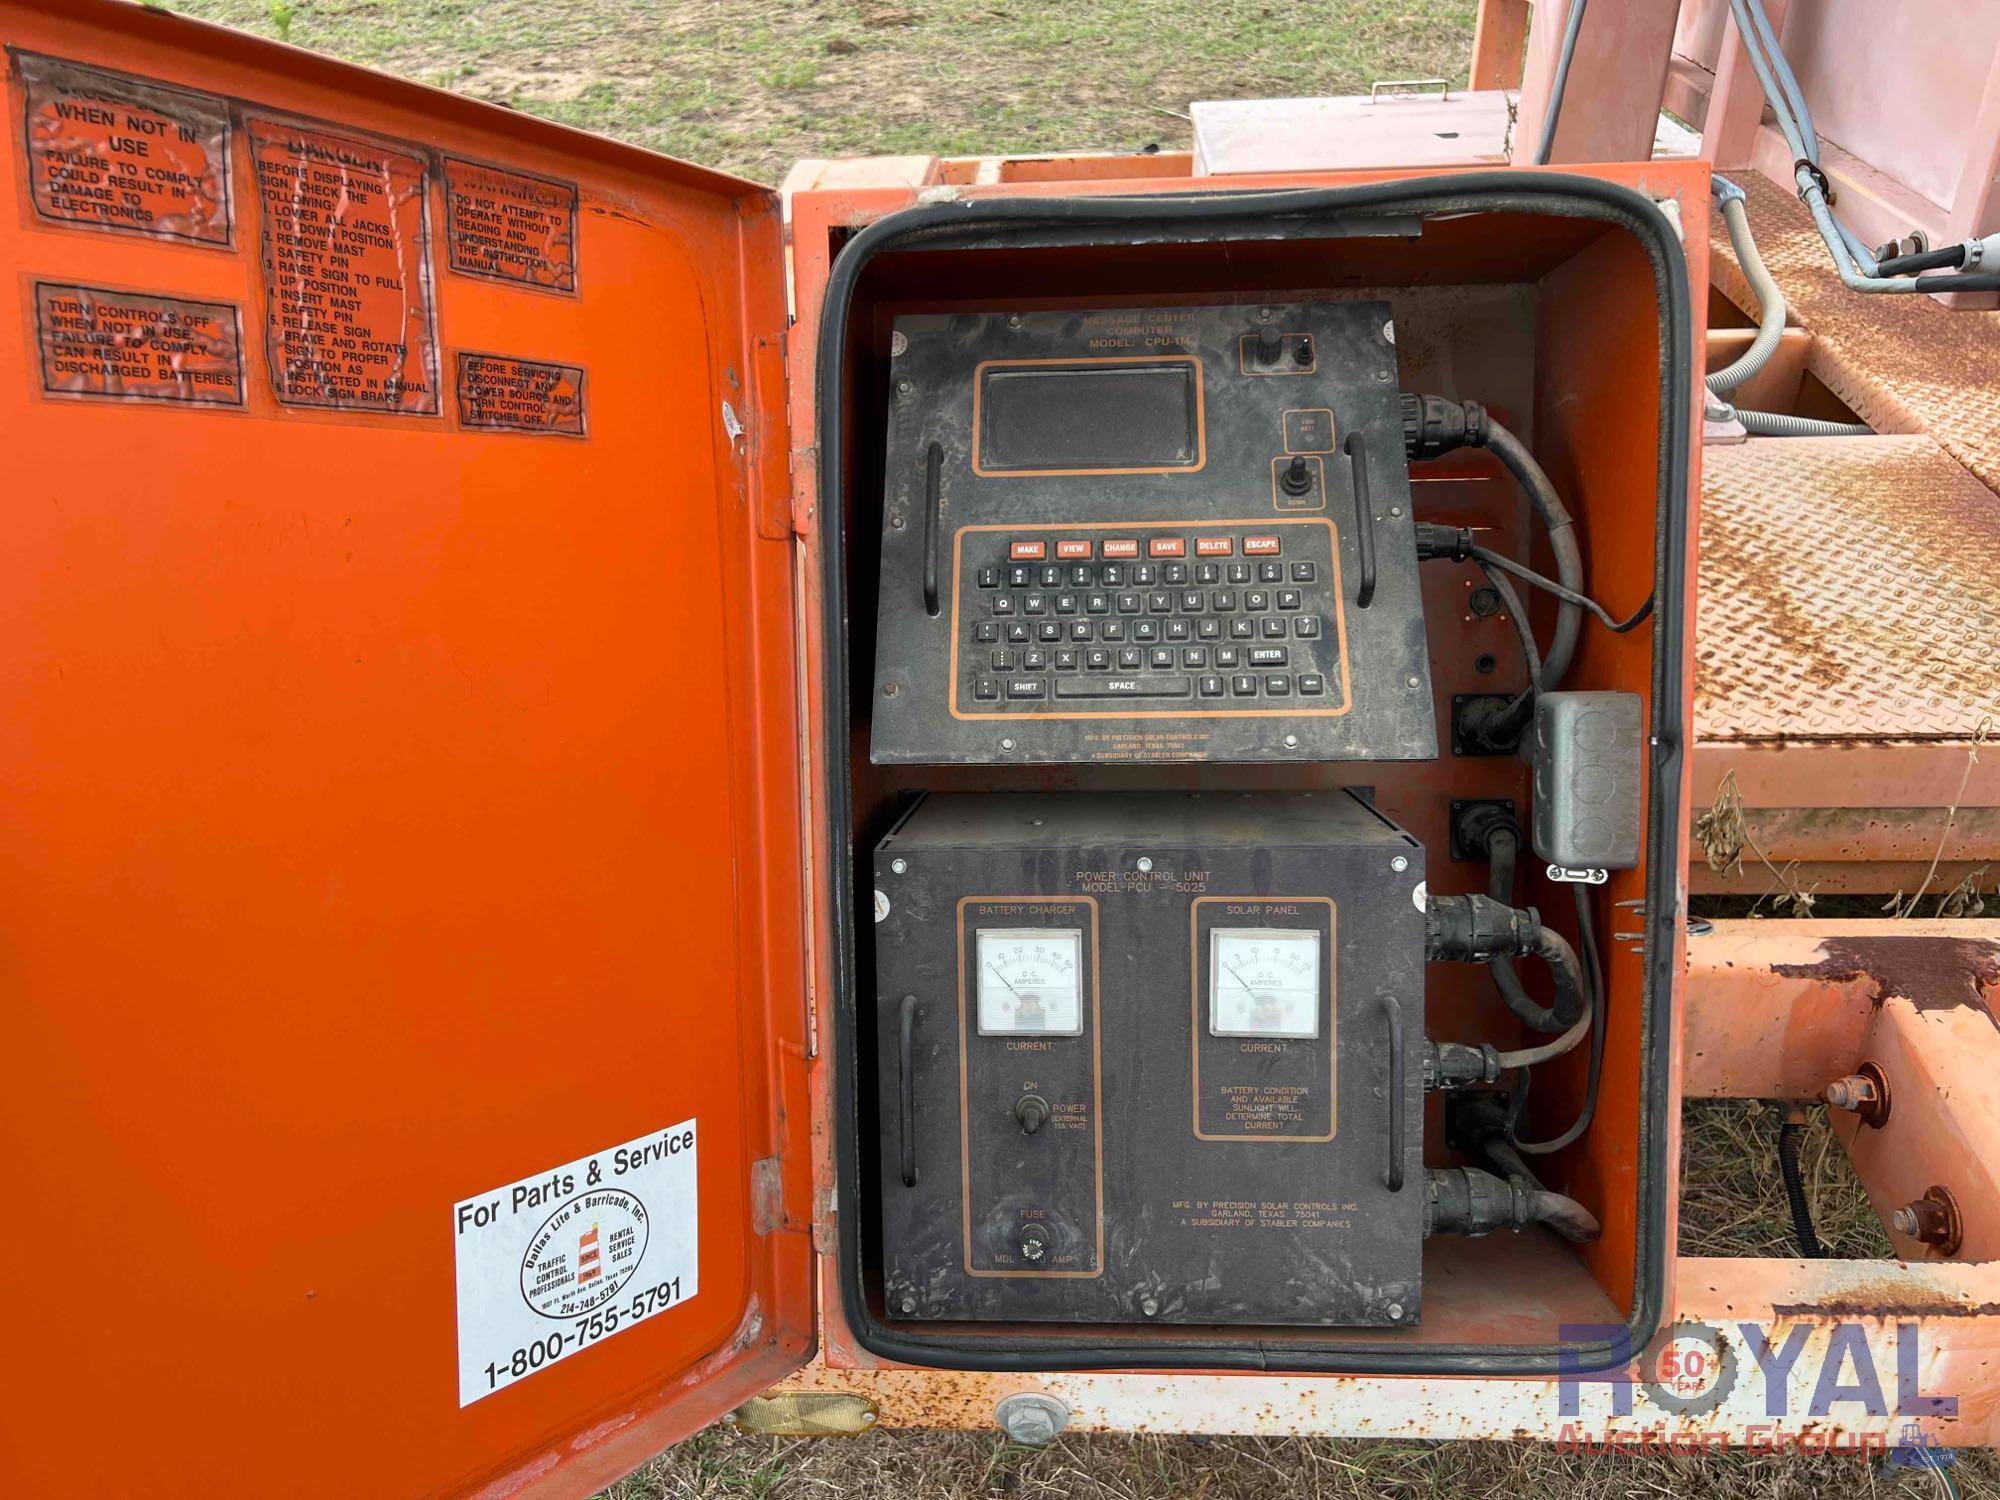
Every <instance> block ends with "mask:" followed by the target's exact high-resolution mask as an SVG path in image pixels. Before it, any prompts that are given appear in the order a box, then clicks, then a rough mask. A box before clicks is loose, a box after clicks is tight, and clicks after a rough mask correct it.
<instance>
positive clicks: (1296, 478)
mask: <svg viewBox="0 0 2000 1500" xmlns="http://www.w3.org/2000/svg"><path fill="white" fill-rule="evenodd" d="M1278 487H1279V488H1280V489H1282V490H1283V491H1284V492H1285V493H1286V494H1287V495H1305V494H1310V493H1311V492H1312V487H1313V476H1312V469H1311V468H1310V467H1309V466H1308V465H1307V463H1306V461H1305V459H1304V458H1302V457H1298V456H1294V457H1293V459H1292V461H1291V462H1290V463H1289V464H1286V465H1285V472H1284V473H1282V474H1280V475H1279V476H1278Z"/></svg>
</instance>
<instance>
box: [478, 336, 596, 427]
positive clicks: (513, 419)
mask: <svg viewBox="0 0 2000 1500" xmlns="http://www.w3.org/2000/svg"><path fill="white" fill-rule="evenodd" d="M457 393H458V421H459V425H460V426H462V427H483V428H487V429H489V430H491V431H494V432H550V433H559V434H562V435H564V436H567V437H582V436H583V435H584V431H583V366H581V365H553V364H545V363H543V362H541V361H539V360H533V359H514V358H512V357H511V356H509V355H505V354H469V353H467V352H466V351H465V350H463V349H461V350H459V351H458V380H457Z"/></svg>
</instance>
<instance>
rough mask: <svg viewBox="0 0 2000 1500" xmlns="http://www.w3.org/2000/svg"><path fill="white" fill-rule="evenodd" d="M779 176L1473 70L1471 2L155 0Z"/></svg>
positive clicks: (1090, 140)
mask: <svg viewBox="0 0 2000 1500" xmlns="http://www.w3.org/2000/svg"><path fill="white" fill-rule="evenodd" d="M158 3H161V4H162V5H163V6H164V8H167V9H171V10H175V11H179V12H181V13H182V14H184V15H190V16H199V17H202V18H204V19H207V20H213V21H222V22H225V23H227V24H228V25H231V26H237V27H241V28H243V29H244V30H247V31H255V32H260V33H262V34H263V35H266V36H282V37H283V38H284V39H285V40H288V41H290V42H292V43H294V44H296V45H298V46H304V47H311V48H314V49H315V50H318V51H322V52H330V53H333V54H334V55H336V56H339V57H344V58H349V59H352V60H353V61H356V62H364V63H368V64H371V65H373V66H376V67H381V68H386V69H388V70H389V71H391V72H395V73H401V74H403V75H404V76H406V77H411V78H417V79H421V80H423V81H424V82H426V83H433V84H437V85H439V86H440V87H443V88H448V89H453V90H456V91H458V92H460V93H464V94H470V95H472V96H474V97H476V98H480V99H486V100H491V101H493V102H495V103H500V104H506V105H509V106H511V107H513V108H515V109H520V110H525V111H528V112H529V113H532V114H538V115H545V116H547V117H548V118H550V119H554V120H561V121H563V122H565V123H567V124H571V125H580V126H583V127H585V128H586V129H590V130H598V131H602V132H604V133H605V134H607V135H614V136H619V137H621V138H623V139H625V140H629V141H633V142H636V143H637V144H639V145H642V146H649V147H652V148H653V149H655V150H659V151H665V152H667V153H669V154H670V155H674V156H683V157H687V158H688V159H690V160H692V161H698V162H700V163H702V164H703V165H705V166H711V167H721V168H723V169H725V170H728V171H732V172H739V173H742V174H744V175H746V176H749V177H753V178H757V179H759V180H761V181H765V182H776V181H777V180H778V179H779V178H780V177H781V176H782V175H783V174H784V171H785V169H786V167H788V166H789V165H790V164H791V163H792V162H794V161H796V160H798V159H800V158H802V157H810V156H840V155H869V154H878V155H879V154H896V153H902V152H934V153H939V154H946V155H951V154H971V153H978V152H1032V151H1046V150H1054V149H1060V148H1074V147H1099V148H1124V149H1133V150H1136V149H1138V148H1139V147H1142V146H1145V145H1147V144H1149V143H1152V142H1159V143H1161V144H1163V145H1167V146H1180V145H1185V144H1186V143H1187V141H1188V125H1187V121H1186V119H1185V116H1186V113H1187V107H1188V104H1189V102H1190V101H1191V100H1194V99H1215V98H1229V97H1268V96H1272V95H1282V94H1325V93H1345V92H1352V91H1353V90H1355V89H1365V88H1367V86H1368V85H1369V83H1371V82H1373V81H1374V80H1376V79H1378V78H1415V77H1442V76H1451V77H1453V78H1454V79H1455V80H1457V81H1459V82H1463V79H1464V74H1465V69H1466V65H1467V55H1468V51H1469V48H1470V45H1471V36H1472V19H1473V13H1474V10H1475V8H1476V7H1475V4H1474V0H1333V3H1324V4H1317V5H1299V4H1288V3H1285V0H1088V3H1080V4H1079V3H1071V4H1051V3H1048V0H1033V3H1025V4H1023V3H1011V4H1010V3H1007V0H803V3H789V0H777V3H773V0H693V3H688V0H682V3H658V0H289V3H274V0H158Z"/></svg>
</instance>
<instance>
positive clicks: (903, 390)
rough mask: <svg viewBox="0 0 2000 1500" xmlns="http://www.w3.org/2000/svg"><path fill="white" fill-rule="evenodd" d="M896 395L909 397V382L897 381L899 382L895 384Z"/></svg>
mask: <svg viewBox="0 0 2000 1500" xmlns="http://www.w3.org/2000/svg"><path fill="white" fill-rule="evenodd" d="M896 394H897V395H899V396H907V395H909V394H910V382H909V381H907V380H899V381H897V382H896Z"/></svg>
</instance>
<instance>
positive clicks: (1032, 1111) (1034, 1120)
mask: <svg viewBox="0 0 2000 1500" xmlns="http://www.w3.org/2000/svg"><path fill="white" fill-rule="evenodd" d="M1014 1119H1015V1121H1016V1122H1017V1123H1018V1124H1019V1125H1020V1127H1021V1134H1023V1135H1033V1134H1034V1133H1035V1132H1036V1131H1038V1130H1040V1129H1041V1128H1042V1127H1043V1126H1044V1125H1046V1124H1048V1123H1049V1101H1048V1100H1046V1099H1044V1098H1043V1097H1042V1096H1041V1095H1040V1094H1023V1095H1022V1096H1021V1098H1020V1102H1019V1103H1017V1104H1016V1105H1015V1106H1014Z"/></svg>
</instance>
